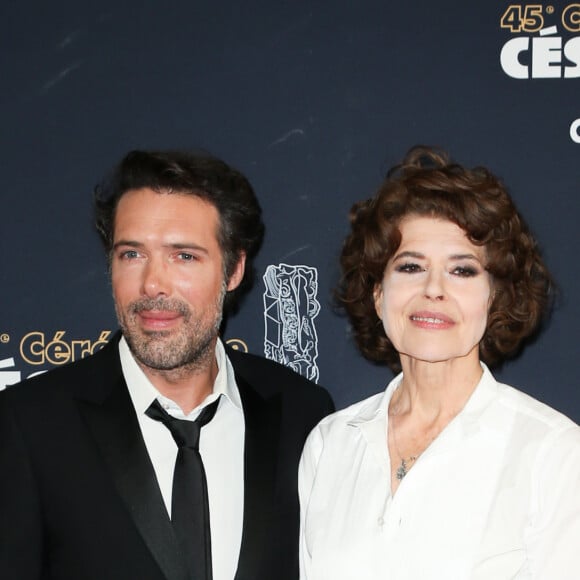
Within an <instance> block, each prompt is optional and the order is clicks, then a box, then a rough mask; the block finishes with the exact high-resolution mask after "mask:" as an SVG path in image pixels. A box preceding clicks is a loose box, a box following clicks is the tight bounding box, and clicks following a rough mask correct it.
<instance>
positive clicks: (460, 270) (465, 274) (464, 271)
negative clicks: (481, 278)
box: [453, 266, 478, 278]
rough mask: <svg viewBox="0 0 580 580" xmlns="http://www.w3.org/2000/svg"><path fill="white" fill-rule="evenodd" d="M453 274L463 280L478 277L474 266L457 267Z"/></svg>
mask: <svg viewBox="0 0 580 580" xmlns="http://www.w3.org/2000/svg"><path fill="white" fill-rule="evenodd" d="M453 274H455V275H456V276H461V277H462V278H471V277H472V276H477V274H478V271H477V270H476V269H475V268H473V267H472V266H457V267H455V268H454V269H453Z"/></svg>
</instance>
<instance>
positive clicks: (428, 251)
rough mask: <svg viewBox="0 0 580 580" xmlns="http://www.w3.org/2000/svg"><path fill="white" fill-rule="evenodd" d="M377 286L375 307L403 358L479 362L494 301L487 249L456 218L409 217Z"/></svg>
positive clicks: (402, 227) (401, 225) (427, 360)
mask: <svg viewBox="0 0 580 580" xmlns="http://www.w3.org/2000/svg"><path fill="white" fill-rule="evenodd" d="M399 229H400V231H401V245H400V247H399V248H398V249H397V251H396V252H395V254H394V256H393V257H392V258H391V260H390V261H389V262H388V264H387V267H386V268H385V273H384V276H383V281H382V283H381V284H380V285H377V287H376V289H375V294H374V298H375V308H376V311H377V314H378V316H379V318H380V319H381V320H382V322H383V326H384V328H385V332H386V334H387V336H388V337H389V339H390V340H391V342H392V343H393V345H394V346H395V348H396V349H397V351H398V352H399V354H400V355H401V358H402V359H403V358H404V357H409V358H411V359H416V360H421V361H426V362H442V361H449V360H452V359H456V358H459V357H466V358H472V359H473V360H475V361H479V349H478V345H479V342H480V340H481V338H482V336H483V334H484V332H485V327H486V322H487V313H488V308H489V305H490V303H491V293H492V289H491V286H492V284H491V276H490V274H489V273H488V272H487V271H486V270H485V250H484V249H483V248H482V247H480V246H476V245H474V244H472V243H471V242H470V241H469V239H468V238H467V237H466V235H465V232H464V231H463V230H462V229H461V228H460V227H459V226H457V225H456V224H454V223H453V222H450V221H447V220H444V219H437V218H431V217H420V216H409V217H407V218H405V219H403V220H402V222H401V224H400V228H399Z"/></svg>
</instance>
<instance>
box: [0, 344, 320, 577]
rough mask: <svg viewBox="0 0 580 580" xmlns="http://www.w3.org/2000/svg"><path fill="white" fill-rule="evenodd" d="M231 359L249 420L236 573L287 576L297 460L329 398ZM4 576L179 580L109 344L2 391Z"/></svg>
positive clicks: (294, 565) (245, 359)
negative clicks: (93, 353) (78, 359)
mask: <svg viewBox="0 0 580 580" xmlns="http://www.w3.org/2000/svg"><path fill="white" fill-rule="evenodd" d="M228 355H229V356H230V360H231V361H232V364H233V367H234V370H235V374H236V381H237V384H238V387H239V391H240V396H241V400H242V406H243V409H244V416H245V427H246V433H245V452H244V455H245V457H244V465H245V467H244V470H245V473H244V477H245V484H244V489H245V492H244V494H245V495H244V524H243V532H242V546H241V551H240V558H239V563H238V571H237V574H236V577H235V578H236V580H261V579H263V580H283V579H288V580H291V579H292V580H295V579H297V578H298V555H297V554H298V526H299V515H298V514H299V508H298V499H297V468H298V461H299V457H300V453H301V451H302V446H303V444H304V440H305V438H306V436H307V434H308V433H309V431H310V430H311V429H312V427H313V426H314V425H315V424H316V423H317V422H318V421H319V420H320V419H321V418H322V417H323V416H324V415H326V414H328V413H329V412H331V411H332V402H331V400H330V397H329V396H328V394H327V393H326V391H324V390H323V389H321V388H320V387H317V386H315V385H313V384H312V383H310V382H309V381H307V380H305V379H304V378H302V377H300V376H299V375H297V374H295V373H293V372H292V371H290V370H289V369H287V368H285V367H283V366H281V365H278V364H276V363H273V362H272V361H268V360H266V359H263V358H260V357H256V356H253V355H246V354H242V353H238V352H234V351H229V352H228ZM0 576H1V577H2V578H3V580H37V579H51V580H55V579H58V580H92V579H94V580H133V579H135V580H184V579H185V571H184V563H183V562H182V561H181V560H180V557H179V556H178V553H177V547H176V540H175V537H174V535H173V531H172V528H171V523H170V520H169V518H168V515H167V512H166V510H165V506H164V504H163V500H162V497H161V492H160V490H159V487H158V484H157V480H156V477H155V473H154V471H153V466H152V464H151V461H150V459H149V455H148V453H147V450H146V447H145V443H144V441H143V438H142V436H141V431H140V428H139V425H138V421H137V416H136V414H135V410H134V408H133V405H132V403H131V400H130V396H129V393H128V390H127V387H126V384H125V381H124V379H123V375H122V372H121V364H120V360H119V355H118V348H117V340H114V341H112V343H111V344H109V345H107V346H106V347H105V348H104V349H103V350H101V351H99V352H98V353H96V354H95V355H93V356H91V357H89V358H86V359H83V360H82V361H79V362H77V363H74V364H71V365H69V366H66V367H63V368H59V369H56V370H54V371H51V372H49V373H46V374H44V375H41V376H38V377H36V378H33V379H30V380H29V381H26V382H24V383H21V384H19V385H16V386H14V387H9V388H8V389H7V390H5V391H3V392H2V393H0Z"/></svg>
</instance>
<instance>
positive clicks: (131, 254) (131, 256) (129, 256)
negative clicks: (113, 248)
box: [120, 250, 139, 260]
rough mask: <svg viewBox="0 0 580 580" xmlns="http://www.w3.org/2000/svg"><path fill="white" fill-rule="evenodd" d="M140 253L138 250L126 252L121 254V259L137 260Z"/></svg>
mask: <svg viewBox="0 0 580 580" xmlns="http://www.w3.org/2000/svg"><path fill="white" fill-rule="evenodd" d="M138 256H139V253H138V252H137V251H136V250H125V251H123V252H121V254H120V257H121V259H122V260H132V259H134V258H137V257H138Z"/></svg>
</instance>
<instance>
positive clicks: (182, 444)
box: [146, 398, 219, 580]
mask: <svg viewBox="0 0 580 580" xmlns="http://www.w3.org/2000/svg"><path fill="white" fill-rule="evenodd" d="M218 403H219V398H218V399H217V400H216V401H214V402H213V403H211V404H210V405H208V406H207V407H206V408H205V409H204V410H203V411H202V412H201V413H200V415H199V417H198V418H197V419H196V420H195V421H185V420H181V419H176V418H175V417H172V416H171V415H169V414H168V413H167V412H166V411H164V410H163V408H162V407H161V405H160V404H159V402H158V401H157V400H155V401H153V403H151V406H150V407H149V408H148V409H147V411H146V413H147V415H148V416H149V417H151V419H155V420H156V421H161V422H162V423H163V424H164V425H165V426H166V427H167V428H168V429H169V431H170V432H171V435H173V439H175V443H176V444H177V447H178V451H177V459H176V461H175V471H174V472H173V492H172V499H171V523H172V524H173V529H174V530H175V535H176V536H177V540H178V542H179V546H180V549H181V552H182V553H183V555H184V558H185V560H186V562H187V566H188V568H189V573H190V578H191V580H212V565H211V534H210V527H209V502H208V497H207V481H206V478H205V470H204V468H203V462H202V460H201V455H200V454H199V434H200V431H201V428H202V427H203V426H204V425H205V424H207V423H209V422H210V421H211V420H212V418H213V416H214V415H215V412H216V409H217V406H218Z"/></svg>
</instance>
